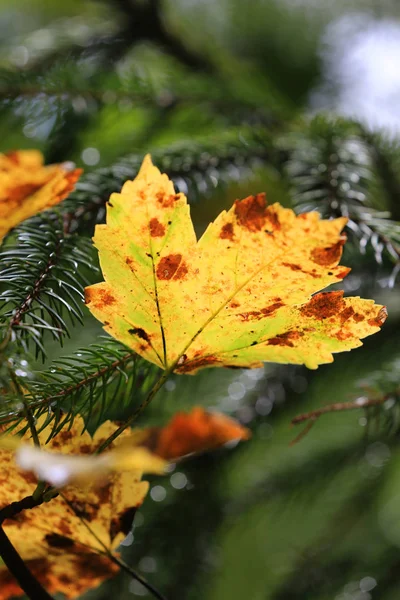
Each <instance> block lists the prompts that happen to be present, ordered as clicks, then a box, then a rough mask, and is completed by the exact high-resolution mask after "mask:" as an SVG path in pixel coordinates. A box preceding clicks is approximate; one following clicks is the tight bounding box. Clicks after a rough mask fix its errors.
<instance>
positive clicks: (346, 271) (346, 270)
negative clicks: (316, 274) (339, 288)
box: [335, 267, 351, 279]
mask: <svg viewBox="0 0 400 600" xmlns="http://www.w3.org/2000/svg"><path fill="white" fill-rule="evenodd" d="M350 271H351V269H350V267H344V269H343V270H342V271H340V273H336V275H335V277H337V278H338V279H344V278H345V277H346V276H347V275H348V274H349V273H350Z"/></svg>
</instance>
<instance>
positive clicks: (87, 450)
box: [79, 444, 93, 454]
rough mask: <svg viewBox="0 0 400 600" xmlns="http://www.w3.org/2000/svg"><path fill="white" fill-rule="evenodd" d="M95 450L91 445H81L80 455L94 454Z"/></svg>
mask: <svg viewBox="0 0 400 600" xmlns="http://www.w3.org/2000/svg"><path fill="white" fill-rule="evenodd" d="M92 452H93V450H92V446H91V445H90V444H81V445H80V446H79V453H80V454H92Z"/></svg>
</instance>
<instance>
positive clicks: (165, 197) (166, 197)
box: [156, 192, 180, 208]
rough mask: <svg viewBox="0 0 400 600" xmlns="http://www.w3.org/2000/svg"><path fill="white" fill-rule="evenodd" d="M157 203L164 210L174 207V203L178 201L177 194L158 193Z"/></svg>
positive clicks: (178, 196)
mask: <svg viewBox="0 0 400 600" xmlns="http://www.w3.org/2000/svg"><path fill="white" fill-rule="evenodd" d="M156 198H157V201H158V202H159V203H160V204H161V206H163V207H164V208H169V207H171V206H173V205H174V203H175V202H176V201H177V200H179V198H180V195H179V194H165V193H164V192H158V193H157V194H156Z"/></svg>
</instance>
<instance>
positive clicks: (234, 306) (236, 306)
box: [229, 300, 240, 308]
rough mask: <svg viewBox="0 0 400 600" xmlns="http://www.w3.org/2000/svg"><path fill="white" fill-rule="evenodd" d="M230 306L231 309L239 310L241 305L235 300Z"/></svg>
mask: <svg viewBox="0 0 400 600" xmlns="http://www.w3.org/2000/svg"><path fill="white" fill-rule="evenodd" d="M229 306H230V307H231V308H239V306H240V304H239V302H236V300H234V301H233V302H231V303H230V305H229Z"/></svg>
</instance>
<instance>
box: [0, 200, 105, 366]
mask: <svg viewBox="0 0 400 600" xmlns="http://www.w3.org/2000/svg"><path fill="white" fill-rule="evenodd" d="M90 254H91V244H90V242H89V240H87V239H86V238H83V237H78V236H77V235H76V234H70V233H69V221H68V219H67V218H63V217H61V216H60V215H58V214H57V213H56V212H45V213H43V214H42V215H40V216H38V217H34V218H33V219H29V220H28V221H26V222H24V223H23V224H22V225H21V226H19V227H18V228H17V229H16V230H15V239H14V238H13V237H9V238H8V242H6V243H5V245H4V246H3V248H2V251H1V252H0V270H1V275H0V285H1V286H2V288H3V292H2V299H3V306H2V310H1V315H0V327H1V330H2V338H3V342H2V346H1V347H2V349H3V350H4V348H5V346H6V344H7V343H8V342H11V343H14V344H15V343H17V344H20V345H21V346H22V348H23V349H24V351H25V352H27V351H28V349H29V347H30V345H31V343H32V344H33V345H34V346H35V352H36V356H41V357H42V358H43V359H44V357H45V355H46V352H45V347H44V345H43V336H44V334H45V333H46V332H48V333H49V334H50V335H51V336H52V337H53V338H54V339H55V340H57V341H59V342H60V343H61V344H62V342H63V339H64V337H65V336H66V335H68V325H67V322H66V321H65V319H64V315H65V314H66V315H68V318H69V320H70V321H71V322H72V323H74V322H76V321H77V322H82V303H83V286H84V285H85V284H86V283H87V282H86V280H85V277H84V276H83V274H82V273H81V271H80V270H79V269H81V270H86V271H91V270H93V268H94V267H93V265H92V262H91V261H90Z"/></svg>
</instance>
